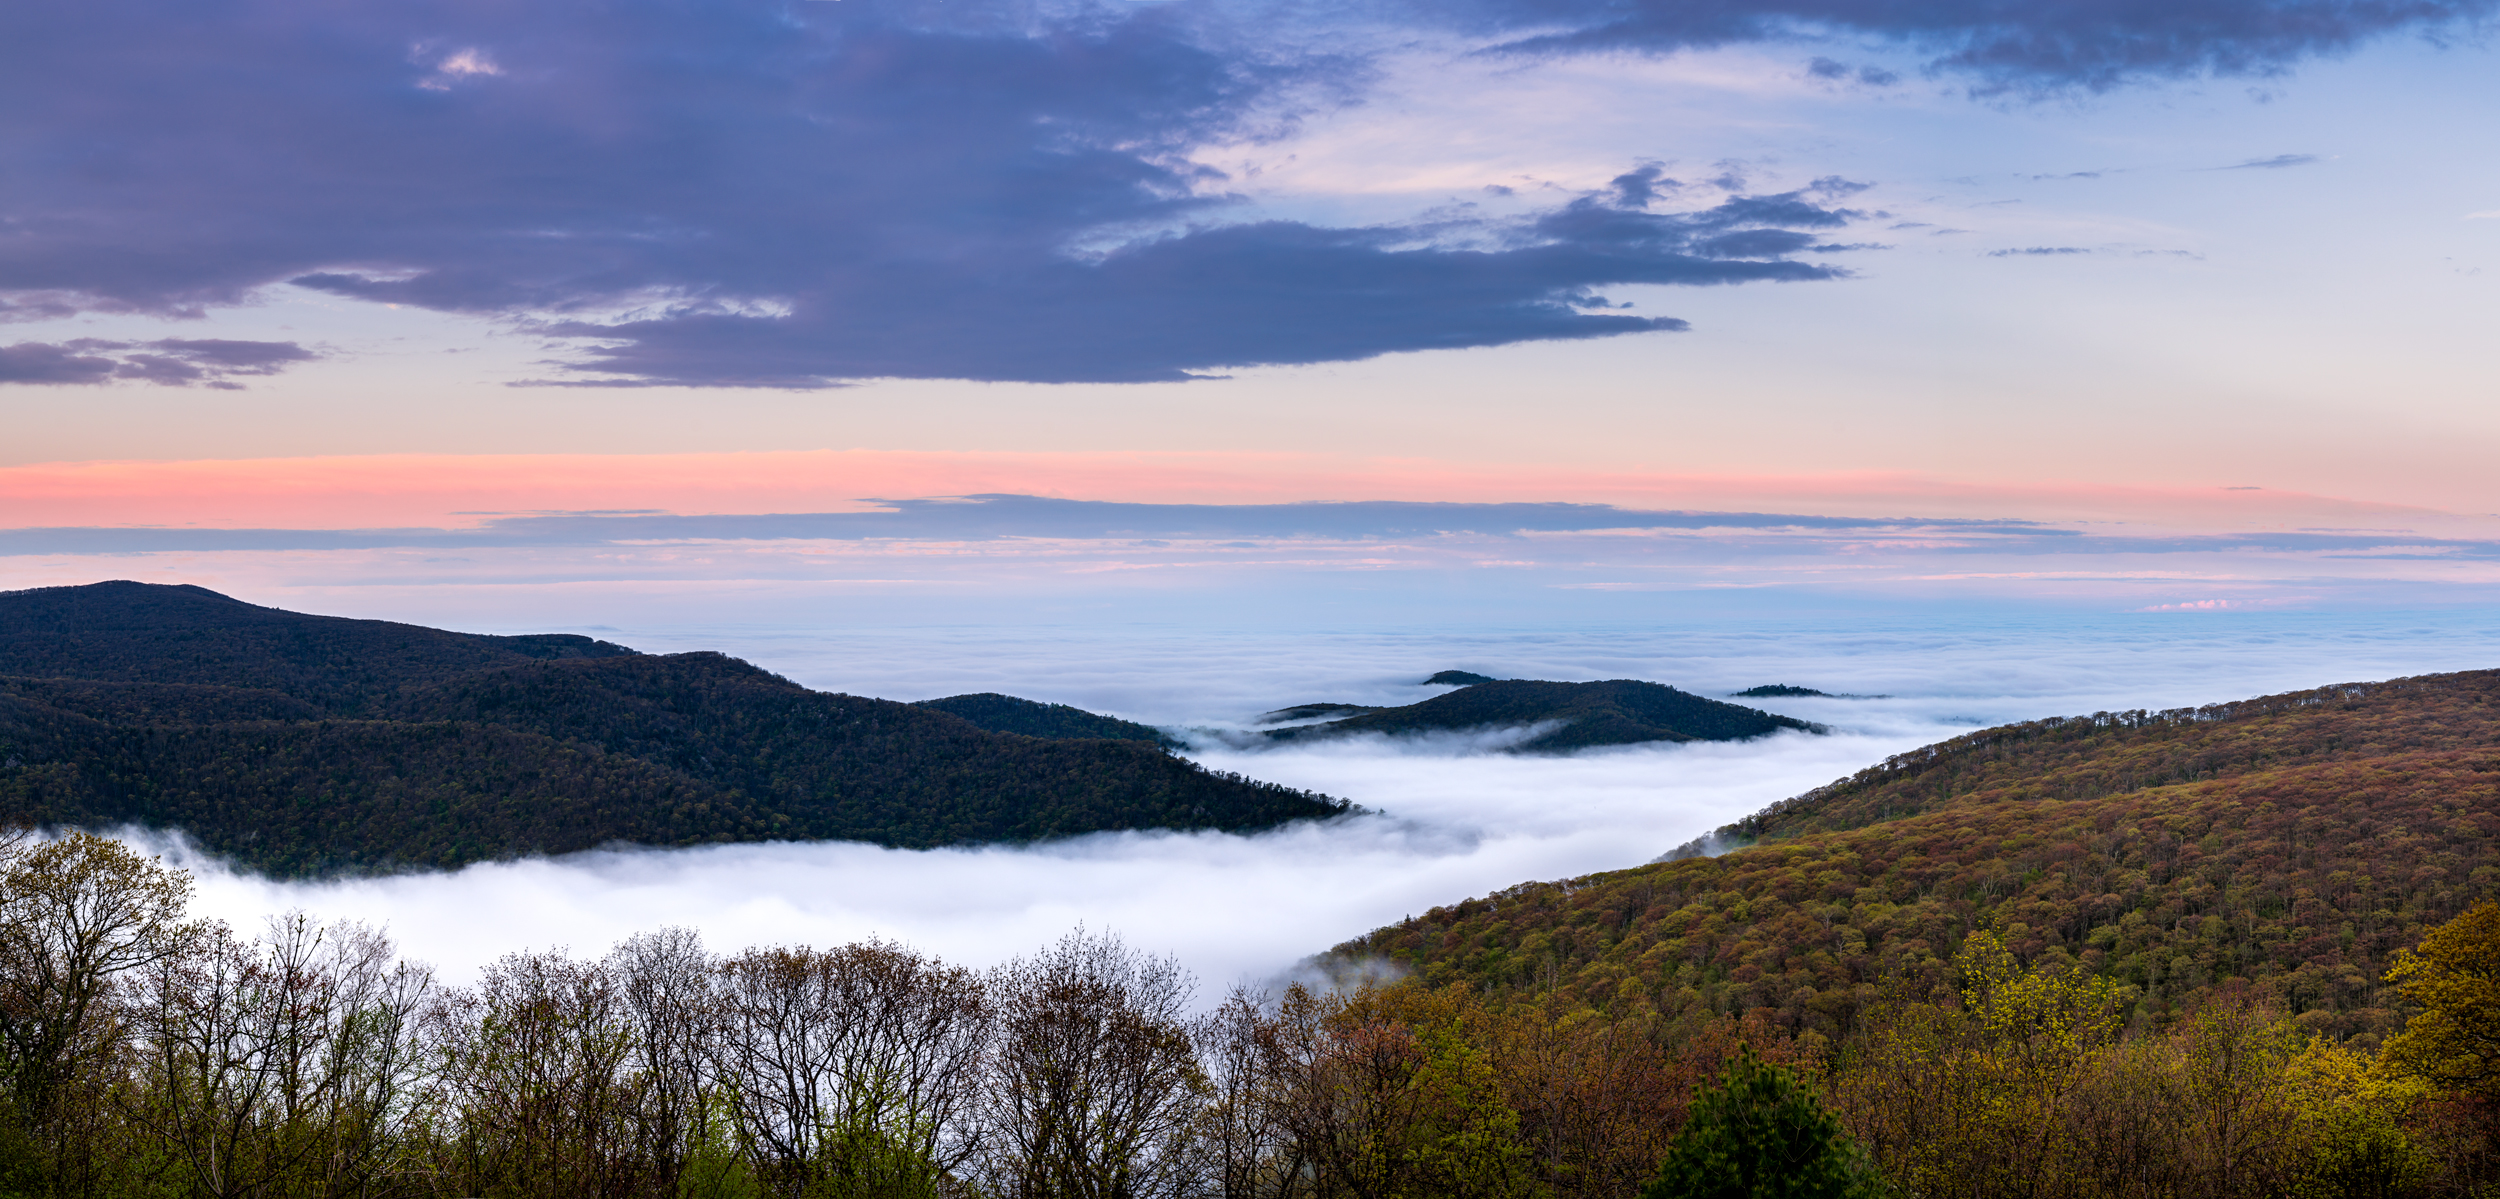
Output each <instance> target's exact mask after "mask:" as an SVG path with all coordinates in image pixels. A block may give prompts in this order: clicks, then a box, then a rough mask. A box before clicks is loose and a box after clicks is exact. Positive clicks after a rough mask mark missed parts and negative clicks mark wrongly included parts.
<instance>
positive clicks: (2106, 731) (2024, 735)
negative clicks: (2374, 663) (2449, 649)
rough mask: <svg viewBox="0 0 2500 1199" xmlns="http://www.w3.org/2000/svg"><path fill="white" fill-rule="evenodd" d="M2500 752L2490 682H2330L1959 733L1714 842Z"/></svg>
mask: <svg viewBox="0 0 2500 1199" xmlns="http://www.w3.org/2000/svg"><path fill="white" fill-rule="evenodd" d="M2484 745H2500V670H2478V671H2465V672H2460V673H2454V674H2436V675H2423V676H2420V677H2416V678H2403V679H2389V680H2387V681H2384V682H2377V683H2337V684H2334V685H2332V686H2327V687H2313V688H2309V689H2307V690H2302V691H2290V692H2285V693H2283V694H2280V695H2266V696H2259V697H2257V698H2254V699H2246V700H2240V701H2237V702H2235V703H2226V704H2208V705H2205V706H2203V707H2197V708H2172V709H2167V710H2163V711H2146V710H2142V709H2138V710H2135V711H2128V712H2096V713H2093V714H2092V715H2090V716H2069V717H2052V718H2050V719H2046V720H2031V721H2024V722H2021V723H2019V724H2009V725H2001V726H1998V727H1996V728H1990V729H1982V730H1979V731H1978V732H1974V733H1966V734H1964V735H1962V736H1959V737H1955V738H1953V739H1951V740H1949V741H1940V742H1937V743H1936V744H1934V745H1928V746H1922V747H1920V748H1918V749H1914V750H1911V751H1910V752H1908V753H1905V754H1897V755H1895V756H1893V757H1891V758H1888V759H1886V760H1884V761H1883V762H1880V763H1877V764H1876V765H1874V766H1870V767H1868V768H1866V769H1865V770H1861V771H1859V772H1858V773H1856V774H1854V775H1851V776H1849V777H1848V778H1845V779H1841V780H1838V781H1836V782H1832V783H1829V784H1826V785H1824V786H1821V787H1817V788H1815V789H1814V790H1812V791H1809V792H1806V793H1805V794H1804V795H1800V796H1797V797H1796V798H1794V799H1788V800H1783V801H1781V802H1779V803H1776V804H1773V805H1771V806H1770V807H1768V808H1765V809H1763V810H1762V811H1760V812H1757V813H1755V814H1753V815H1752V816H1748V817H1746V818H1745V819H1743V820H1740V821H1737V822H1736V823H1734V824H1731V825H1728V826H1727V827H1725V828H1722V829H1720V830H1718V833H1717V836H1718V838H1719V839H1720V841H1721V842H1722V843H1751V842H1753V841H1757V840H1766V839H1776V838H1780V837H1793V836H1798V835H1800V834H1803V833H1808V832H1817V831H1825V830H1832V829H1845V828H1857V827H1861V826H1864V825H1867V824H1872V823H1875V822H1877V821H1881V820H1888V819H1892V818H1894V817H1897V816H1905V815H1912V814H1915V813H1918V812H1922V811H1926V810H1928V809H1930V808H1933V807H1937V806H1939V805H1941V804H1945V803H1949V802H1953V801H1955V800H1960V799H1965V798H1967V799H1971V800H1974V801H1980V802H1985V801H1988V800H1993V799H2007V800H2012V799H2038V798H2055V799H2090V798H2094V797H2097V796H2101V795H2110V794H2119V793H2124V792H2128V791H2135V790H2140V789H2142V788H2145V787H2152V786H2161V785H2165V784H2169V783H2177V782H2190V781H2195V780H2199V779H2211V778H2225V777H2232V776H2236V775H2240V774H2246V773H2250V772H2253V771H2259V770H2268V769H2274V768H2278V767H2282V766H2290V765H2308V764H2315V763H2319V762H2328V761H2349V760H2355V759H2362V758H2375V757H2381V756H2384V755H2386V754H2390V753H2396V752H2422V751H2429V750H2439V749H2456V748H2467V747H2472V746H2484Z"/></svg>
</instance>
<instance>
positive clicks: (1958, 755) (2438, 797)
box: [1337, 671, 2500, 1039]
mask: <svg viewBox="0 0 2500 1199" xmlns="http://www.w3.org/2000/svg"><path fill="white" fill-rule="evenodd" d="M2347 691H2349V692H2350V694H2346V692H2347ZM2495 696H2500V672H2491V671H2484V672H2476V673H2473V674H2464V675H2445V676H2435V677H2432V678H2428V679H2415V680H2399V681H2397V682H2395V683H2387V684H2376V685H2373V686H2371V687H2368V688H2349V689H2325V690H2322V691H2319V692H2309V693H2301V694H2300V695H2298V696H2294V697H2289V698H2285V697H2277V698H2276V699H2275V700H2267V701H2251V703H2249V704H2246V705H2239V706H2236V707H2235V708H2233V709H2232V710H2231V711H2230V712H2228V713H2224V714H2222V715H2217V716H2213V717H2212V718H2210V719H2208V718H2205V717H2190V716H2179V717H2176V718H2175V719H2172V718H2168V717H2165V718H2162V719H2159V720H2156V719H2152V718H2149V717H2148V718H2145V719H2141V720H2139V719H2135V718H2132V717H2130V718H2128V719H2123V720H2121V719H2115V718H2113V719H2110V720H2107V721H2097V722H2095V721H2086V722H2071V723H2068V724H2058V723H2057V722H2040V725H2039V726H2038V727H2037V728H2034V729H2033V732H2032V733H2031V734H2022V735H2017V733H2015V732H2005V731H2002V730H2000V731H1999V733H2002V734H2003V735H2002V736H1998V735H1996V734H1973V735H1971V736H1970V737H1967V738H1962V739H1960V740H1959V741H1957V742H1950V743H1947V745H1946V746H1945V747H1939V748H1938V749H1937V751H1936V753H1935V755H1933V757H1932V758H1931V759H1923V761H1926V762H1927V763H1928V764H1926V765H1924V766H1920V767H1918V768H1916V769H1912V768H1909V767H1896V768H1894V770H1895V774H1896V775H1897V777H1894V778H1892V779H1890V781H1886V780H1884V779H1875V780H1873V781H1872V782H1869V781H1867V779H1868V776H1860V779H1859V780H1856V781H1852V782H1847V783H1844V784H1839V785H1836V788H1826V789H1825V790H1824V791H1823V792H1822V793H1820V798H1816V797H1811V796H1810V797H1808V798H1807V799H1806V800H1803V801H1794V802H1792V803H1791V804H1789V805H1786V806H1784V807H1781V808H1779V809H1775V810H1774V811H1773V812H1771V813H1768V814H1766V815H1765V816H1763V817H1761V818H1759V821H1758V823H1757V825H1756V827H1759V828H1763V829H1769V830H1780V831H1781V832H1782V835H1780V836H1778V837H1777V838H1775V839H1769V840H1765V841H1762V842H1761V843H1759V844H1756V845H1753V846H1751V847H1749V848H1744V849H1739V850H1735V851H1732V852H1729V853H1725V854H1722V855H1720V856H1718V857H1709V858H1705V857H1688V858H1683V859H1678V860H1672V861H1666V862H1660V863H1655V864H1652V865H1648V866H1641V867H1636V868H1634V869H1630V870H1620V871H1611V872H1607V873H1604V874H1597V875H1590V876H1588V877H1585V878H1578V879H1572V880H1568V881H1565V882H1556V883H1529V884H1523V885H1520V886H1517V887H1513V888H1511V889H1509V890H1507V891H1503V892H1500V893H1497V894H1494V895H1490V896H1486V897H1483V898H1480V899H1471V900H1468V901H1466V902H1464V903H1460V904H1456V905H1452V906H1450V907H1445V908H1436V909H1434V910H1433V911H1431V912H1428V913H1426V914H1424V915H1422V916H1419V917H1416V918H1413V919H1411V920H1408V921H1405V922H1402V923H1400V924H1396V925H1391V926H1389V927H1386V928H1382V929H1379V930H1377V931H1375V932H1372V933H1370V934H1368V935H1366V936H1364V937H1362V938H1359V939H1357V940H1355V941H1351V942H1348V943H1347V944H1345V945H1342V946H1339V947H1338V950H1337V952H1338V953H1339V954H1341V955H1346V956H1352V957H1386V958H1390V959H1392V960H1395V961H1397V962H1399V963H1401V964H1404V965H1406V966H1409V967H1411V968H1413V969H1415V970H1416V971H1418V972H1419V973H1420V974H1421V975H1422V976H1423V977H1424V978H1426V979H1428V980H1430V981H1432V982H1434V983H1436V984H1439V983H1447V982H1456V981H1467V982H1470V983H1473V984H1475V985H1478V986H1481V987H1483V988H1485V989H1487V990H1488V991H1489V992H1491V993H1493V994H1497V995H1498V994H1507V993H1527V994H1541V993H1544V992H1547V991H1551V992H1553V993H1554V994H1556V995H1558V996H1560V997H1562V998H1564V999H1567V1000H1568V1001H1570V1002H1573V1003H1580V1004H1586V1005H1588V1006H1591V1007H1593V1008H1597V1009H1600V1010H1604V1011H1607V1012H1613V1013H1629V1012H1650V1013H1654V1014H1656V1015H1657V1016H1658V1017H1659V1018H1662V1019H1665V1020H1668V1021H1676V1020H1683V1019H1688V1018H1691V1017H1695V1016H1703V1017H1708V1016H1721V1015H1728V1014H1744V1013H1748V1012H1753V1011H1756V1010H1762V1011H1764V1012H1766V1014H1767V1015H1768V1016H1769V1017H1770V1018H1771V1019H1773V1020H1774V1021H1775V1022H1776V1023H1777V1024H1778V1025H1779V1026H1780V1027H1782V1028H1785V1029H1787V1030H1789V1031H1791V1032H1792V1033H1794V1034H1796V1035H1798V1036H1801V1037H1821V1038H1826V1039H1830V1038H1838V1037H1842V1036H1845V1035H1848V1034H1849V1033H1850V1032H1852V1031H1853V1030H1854V1029H1855V1028H1856V1027H1857V1023H1858V1020H1859V1017H1860V1014H1861V1013H1862V1012H1864V1011H1865V1010H1866V1009H1867V1008H1868V1007H1870V1006H1871V1005H1873V1004H1875V1003H1876V1002H1878V1001H1879V1000H1880V999H1881V998H1882V997H1883V996H1884V995H1885V994H1886V993H1887V992H1888V990H1903V991H1906V992H1907V993H1910V994H1914V995H1920V996H1924V995H1929V994H1933V993H1937V992H1939V991H1942V990H1950V989H1951V988H1952V987H1953V985H1954V984H1955V979H1954V977H1953V971H1952V968H1951V964H1950V963H1951V959H1952V957H1953V955H1954V954H1955V952H1956V951H1957V949H1958V947H1959V946H1960V945H1961V944H1962V942H1963V939H1964V938H1965V937H1966V936H1967V935H1968V934H1969V933H1971V932H1972V931H1974V930H1981V929H1986V930H1993V931H1994V932H1995V933H1996V934H1997V935H1999V936H2000V937H2001V938H2002V939H2003V941H2004V943H2005V945H2006V947H2007V948H2008V950H2009V951H2010V952H2012V953H2013V954H2014V956H2015V957H2016V958H2017V959H2019V960H2021V961H2023V962H2033V961H2040V960H2056V961H2061V962H2070V963H2072V964H2074V965H2076V966H2079V967H2081V968H2083V969H2086V970H2089V971H2091V972H2093V973H2095V974H2097V975H2100V976H2103V977H2106V978H2107V979H2109V980H2110V981H2111V982H2112V983H2113V984H2114V985H2115V986H2117V987H2118V988H2119V989H2120V991H2119V993H2120V1000H2121V1006H2122V1009H2123V1010H2124V1011H2125V1012H2126V1013H2128V1014H2129V1015H2131V1016H2137V1017H2149V1018H2158V1019H2167V1018H2171V1017H2172V1016H2174V1015H2176V1014H2178V1013H2181V1012H2184V1011H2186V1010H2189V1009H2191V1008H2193V1007H2195V1006H2196V1005H2198V1004H2199V1003H2201V1002H2202V999H2203V997H2204V996H2205V995H2206V994H2208V993H2209V992H2211V991H2212V990H2213V989H2215V988H2217V987H2242V986H2244V987H2246V988H2249V989H2250V990H2251V991H2252V992H2253V993H2255V994H2257V995H2259V996H2261V997H2263V998H2264V999H2265V1000H2266V1001H2267V1002H2269V1003H2272V1004H2274V1005H2277V1006H2279V1007H2280V1008H2281V1009H2282V1010H2284V1011H2285V1012H2286V1013H2288V1014H2290V1015H2291V1016H2292V1017H2293V1018H2294V1019H2295V1020H2296V1021H2297V1022H2298V1025H2299V1027H2300V1028H2301V1029H2303V1030H2305V1031H2311V1032H2321V1033H2327V1034H2330V1035H2333V1036H2337V1037H2347V1036H2354V1035H2360V1036H2363V1037H2365V1038H2376V1037H2378V1036H2381V1035H2384V1034H2386V1033H2389V1032H2392V1031H2394V1030H2395V1028H2396V1027H2397V1025H2398V1024H2399V1023H2401V1020H2402V1014H2401V1011H2400V1008H2399V1005H2398V999H2397V997H2396V996H2395V995H2394V994H2393V993H2392V992H2391V991H2390V990H2389V988H2388V987H2387V986H2386V985H2385V984H2384V983H2383V982H2382V980H2381V975H2382V974H2384V972H2385V971H2386V969H2387V968H2388V966H2389V965H2390V964H2392V963H2393V961H2394V954H2395V953H2396V951H2397V950H2398V949H2400V948H2403V947H2405V946H2408V945H2411V944H2413V943H2414V942H2415V941H2416V940H2418V939H2420V937H2421V936H2422V935H2423V933H2424V932H2425V931H2427V930H2428V929H2430V928H2431V927H2432V926H2434V925H2437V924H2439V923H2440V922H2442V921H2445V920H2447V919H2449V918H2451V917H2453V916H2455V915H2457V914H2458V913H2460V912H2463V911H2464V910H2465V909H2466V908H2467V906H2469V905H2470V904H2471V903H2472V902H2473V901H2474V900H2475V899H2477V898H2480V897H2482V896H2484V895H2486V894H2488V893H2490V892H2491V891H2492V890H2493V888H2494V883H2495V882H2496V881H2500V745H2495V744H2494V743H2493V742H2494V741H2495V739H2500V708H2495V707H2494V706H2493V701H2494V699H2495ZM2025 727H2030V726H2017V730H2018V731H2019V730H2020V729H2022V728H2025ZM2025 771H2036V772H2037V773H2036V774H2024V773H2023V772H2025ZM2026 780H2028V781H2026ZM1826 804H1828V805H1831V808H1832V809H1833V810H1832V811H1830V812H1826V811H1825V810H1824V809H1823V808H1822V807H1821V806H1818V805H1826ZM1885 805H1898V811H1896V809H1895V808H1893V807H1887V806H1885ZM1881 813H1893V814H1890V815H1887V816H1885V817H1884V818H1882V819H1880V820H1875V821H1874V822H1871V823H1870V822H1868V821H1870V820H1873V817H1874V816H1875V815H1877V814H1881ZM1903 813H1906V814H1903ZM1818 823H1825V824H1830V825H1832V826H1834V827H1830V828H1824V829H1821V830H1819V831H1816V830H1815V829H1814V827H1813V826H1815V825H1816V824H1818ZM1791 830H1804V831H1791Z"/></svg>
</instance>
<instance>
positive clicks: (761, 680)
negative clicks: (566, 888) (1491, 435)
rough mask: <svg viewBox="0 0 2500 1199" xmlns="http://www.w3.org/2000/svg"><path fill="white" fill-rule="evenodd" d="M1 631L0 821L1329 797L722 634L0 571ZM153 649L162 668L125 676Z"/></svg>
mask: <svg viewBox="0 0 2500 1199" xmlns="http://www.w3.org/2000/svg"><path fill="white" fill-rule="evenodd" d="M134 589H136V590H134ZM64 591H68V592H82V593H84V592H92V593H93V594H79V595H71V596H67V597H64V596H63V595H61V594H60V593H61V592H64ZM29 597H31V598H29ZM186 621H189V622H192V623H189V624H186ZM0 630H6V631H7V633H8V636H9V637H13V638H14V640H12V641H8V642H7V644H6V645H4V646H0V662H6V663H7V664H8V665H9V666H10V667H11V668H16V669H36V670H47V671H50V672H51V673H52V674H53V675H54V676H56V677H37V678H28V677H16V678H7V677H0V818H9V819H19V820H29V821H36V822H48V823H69V824H81V825H90V826H93V825H108V824H116V823H122V822H135V823H138V824H141V825H146V826H150V827H158V828H180V829H182V830H184V831H186V832H188V833H189V834H191V835H192V836H193V837H194V838H195V839H197V840H198V841H199V842H200V843H201V844H203V845H204V846H206V847H208V848H210V849H212V850H216V851H218V852H222V853H227V854H231V855H234V856H235V857H236V858H237V859H238V860H240V861H242V862H243V863H245V864H247V865H251V866H255V867H259V868H262V869H267V870H271V871H277V872H281V873H289V874H305V873H317V872H323V871H332V870H342V869H346V870H354V869H375V868H387V867H393V866H406V865H426V866H443V867H449V866H458V865H461V864H464V863H467V862H472V861H479V860H485V859H492V858H501V857H509V856H512V855H515V854H522V853H563V852H568V851H573V850H581V849H589V848H593V847H596V846H600V845H604V844H610V843H615V842H630V843H634V844H643V845H692V844H703V843H710V842H721V841H754V840H765V839H826V838H839V839H855V840H865V841H873V842H877V843H879V844H884V845H893V846H902V847H915V848H917V847H929V846H937V845H947V844H959V843H967V842H982V841H1001V840H1004V841H1023V840H1032V839H1037V838H1045V837H1057V836H1069V835H1076V834H1082V833H1088V832H1096V831H1103V830H1110V829H1129V828H1182V829H1220V830H1251V829H1259V828H1266V827H1271V826H1273V825H1276V824H1280V823H1283V822H1286V821H1290V820H1297V819H1311V818H1324V817H1329V816H1334V815H1338V814H1341V813H1343V812H1345V811H1347V810H1348V805H1346V804H1343V803H1341V802H1339V801H1336V800H1331V799H1329V798H1327V797H1325V796H1319V795H1313V794H1310V793H1308V792H1302V791H1297V790H1293V789H1291V788H1286V787H1279V786H1275V785H1272V784H1266V783H1260V782H1256V781H1254V780H1249V779H1243V778H1240V777H1238V776H1232V775H1222V774H1214V773H1210V772H1208V771H1206V770H1204V769H1201V768H1200V767H1198V766H1197V765H1195V764H1194V763H1191V762H1188V761H1185V760H1182V759H1179V758H1174V757H1171V756H1169V755H1168V754H1165V753H1163V752H1162V751H1161V750H1160V748H1158V747H1157V746H1155V745H1153V744H1150V743H1146V742H1140V741H1134V740H1111V739H1102V738H1088V739H1041V738H1034V737H1025V736H1018V735H1012V734H1001V733H994V732H989V731H986V730H983V729H981V728H979V727H976V726H975V725H973V724H971V723H970V722H967V721H965V720H963V719H961V718H959V717H956V716H953V715H949V714H947V713H945V712H941V711H934V710H931V709H928V708H923V707H919V706H916V705H912V704H905V703H897V702H894V701H890V700H880V699H866V698H862V697H858V696H849V695H835V694H827V693H823V692H816V691H810V690H808V689H806V688H804V687H801V686H799V685H797V684H795V683H792V682H790V681H789V680H787V679H783V678H780V677H778V676H776V675H772V674H770V673H768V672H765V671H762V670H758V669H756V668H755V667H753V666H750V665H748V664H746V663H744V662H740V661H737V660H736V659H732V658H727V657H724V656H722V655H719V654H707V653H696V654H672V655H665V656H655V655H646V654H637V653H634V652H633V651H631V650H627V649H624V648H623V647H621V646H611V645H607V644H606V643H604V642H595V641H591V640H589V639H587V638H563V637H552V636H551V637H520V638H495V637H478V636H474V635H470V634H461V633H445V632H442V631H440V630H432V629H422V628H417V627H415V626H410V625H393V624H387V623H385V622H379V621H352V620H342V619H339V618H333V617H304V616H298V615H297V614H294V613H285V612H279V611H277V610H275V609H266V608H255V607H253V606H252V605H248V604H239V603H236V602H234V601H231V600H227V599H226V598H225V597H222V596H217V595H215V594H214V593H211V592H204V591H200V590H199V589H197V588H156V587H148V586H146V585H142V584H128V583H119V584H102V585H98V587H97V588H93V589H80V588H55V589H47V590H46V591H43V592H33V593H27V592H20V593H14V594H7V595H0ZM155 665H161V666H162V667H163V668H164V669H163V673H164V674H166V675H169V676H172V678H173V679H174V680H176V681H159V680H150V679H145V678H144V676H146V675H147V674H149V673H150V671H151V670H152V669H153V668H154V666H155ZM57 676H68V677H57ZM134 676H136V677H134Z"/></svg>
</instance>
